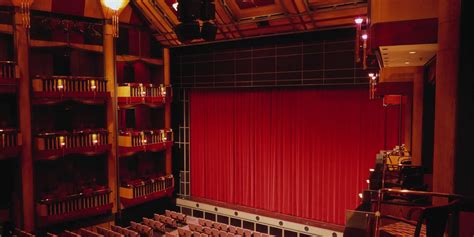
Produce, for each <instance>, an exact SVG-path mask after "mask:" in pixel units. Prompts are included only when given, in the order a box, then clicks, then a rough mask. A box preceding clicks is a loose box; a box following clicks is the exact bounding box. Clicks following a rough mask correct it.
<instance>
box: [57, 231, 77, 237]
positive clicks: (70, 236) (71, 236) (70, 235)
mask: <svg viewBox="0 0 474 237" xmlns="http://www.w3.org/2000/svg"><path fill="white" fill-rule="evenodd" d="M59 236H60V237H81V235H79V234H77V233H74V232H71V231H69V230H65V231H64V232H63V233H61V234H60V235H59Z"/></svg>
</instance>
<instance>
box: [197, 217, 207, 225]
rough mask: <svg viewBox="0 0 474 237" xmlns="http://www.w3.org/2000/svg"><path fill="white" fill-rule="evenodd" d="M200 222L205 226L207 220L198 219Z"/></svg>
mask: <svg viewBox="0 0 474 237" xmlns="http://www.w3.org/2000/svg"><path fill="white" fill-rule="evenodd" d="M198 223H199V224H200V225H202V226H205V225H206V220H204V219H202V218H199V219H198Z"/></svg>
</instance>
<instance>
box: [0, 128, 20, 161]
mask: <svg viewBox="0 0 474 237" xmlns="http://www.w3.org/2000/svg"><path fill="white" fill-rule="evenodd" d="M20 149H21V134H20V133H19V132H18V130H16V129H10V128H0V160H1V159H7V158H12V157H16V156H18V155H19V153H20Z"/></svg>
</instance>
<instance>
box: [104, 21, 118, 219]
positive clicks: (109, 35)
mask: <svg viewBox="0 0 474 237" xmlns="http://www.w3.org/2000/svg"><path fill="white" fill-rule="evenodd" d="M114 40H115V39H114V36H113V27H112V25H111V24H110V23H106V24H104V42H103V46H104V76H105V79H106V80H107V91H108V92H109V93H110V99H108V100H107V130H108V131H109V141H110V144H112V149H111V150H110V152H109V153H108V155H107V174H108V182H109V183H108V184H109V188H110V189H111V190H112V193H111V194H110V198H111V200H113V202H114V209H113V212H114V213H116V212H117V209H118V203H119V202H118V201H119V198H118V188H117V182H118V173H117V167H118V163H117V159H118V154H117V149H118V147H117V136H118V134H117V132H118V130H117V94H116V89H117V86H116V75H115V74H116V70H115V41H114Z"/></svg>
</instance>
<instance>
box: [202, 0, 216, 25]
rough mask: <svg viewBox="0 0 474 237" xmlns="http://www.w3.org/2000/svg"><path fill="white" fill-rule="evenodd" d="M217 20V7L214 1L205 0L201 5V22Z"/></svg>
mask: <svg viewBox="0 0 474 237" xmlns="http://www.w3.org/2000/svg"><path fill="white" fill-rule="evenodd" d="M214 19H216V5H215V4H214V0H203V1H202V4H201V20H203V21H209V20H214Z"/></svg>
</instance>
